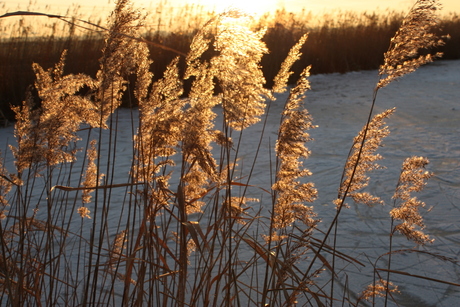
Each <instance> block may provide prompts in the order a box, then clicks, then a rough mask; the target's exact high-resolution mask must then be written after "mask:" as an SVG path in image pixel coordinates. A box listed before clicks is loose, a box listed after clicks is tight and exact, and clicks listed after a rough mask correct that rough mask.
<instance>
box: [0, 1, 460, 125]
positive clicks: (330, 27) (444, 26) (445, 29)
mask: <svg viewBox="0 0 460 307" xmlns="http://www.w3.org/2000/svg"><path fill="white" fill-rule="evenodd" d="M31 9H32V10H39V8H34V7H31ZM39 11H40V10H39ZM81 15H82V13H81V12H79V11H78V9H73V10H70V11H68V12H66V14H63V16H70V17H68V18H65V20H66V21H68V22H70V23H68V22H64V21H63V20H58V19H56V18H47V17H44V16H42V17H36V18H34V19H33V21H29V19H32V16H16V17H14V19H11V20H17V22H16V23H13V22H10V23H6V18H0V22H1V21H3V22H4V24H5V27H6V28H5V29H4V32H6V34H5V35H2V36H1V40H0V45H1V47H2V48H0V61H1V62H2V63H4V64H3V65H1V66H0V110H1V111H2V112H3V113H4V114H5V116H6V117H7V118H9V120H11V121H12V120H14V113H13V112H12V111H11V108H10V105H18V103H19V102H20V101H23V100H24V99H25V94H24V93H25V92H26V90H27V88H28V87H29V86H30V85H33V83H34V74H33V71H32V70H31V69H30V67H31V64H32V63H33V62H38V63H41V64H42V65H43V66H44V67H51V66H52V65H53V64H54V63H56V62H57V61H58V60H59V58H60V55H61V52H62V50H64V49H66V50H68V54H67V60H66V72H67V73H85V74H88V75H90V76H93V77H94V76H95V74H96V72H97V70H98V68H99V63H98V59H99V58H100V57H101V50H102V48H103V45H104V37H103V35H102V33H101V32H100V30H101V29H100V28H98V27H92V26H90V25H88V24H86V23H82V22H80V21H79V19H81V18H82V17H81ZM178 16H179V17H178ZM210 16H211V13H209V12H207V11H205V10H204V9H203V8H202V7H199V6H196V5H189V6H185V7H182V8H178V9H175V10H173V9H171V8H170V7H168V6H167V3H163V2H160V3H159V4H158V5H157V6H156V7H155V10H153V11H152V12H149V15H148V16H147V17H146V20H145V22H144V24H145V26H144V27H143V29H142V30H141V33H140V35H141V36H142V37H143V38H145V39H147V40H148V41H149V42H151V43H154V44H149V50H150V53H151V55H152V58H154V59H156V60H155V61H154V62H153V63H152V66H151V68H152V71H153V73H154V79H155V80H158V79H159V78H160V77H161V76H162V73H163V71H164V70H165V69H166V66H167V64H168V63H169V62H170V61H171V60H172V59H173V58H174V57H175V55H176V54H175V53H174V52H171V51H169V50H165V49H162V48H158V45H157V44H161V45H163V46H168V47H170V48H172V49H174V50H177V51H179V52H182V53H187V52H189V47H190V43H191V41H192V39H193V37H194V35H195V34H196V33H197V31H198V30H199V29H200V27H202V26H203V24H204V23H205V22H206V21H207V20H208V19H210V18H211V17H210ZM403 17H404V14H403V13H402V12H397V11H385V12H379V13H362V14H358V13H353V12H336V13H333V14H324V15H314V14H311V13H308V12H305V11H302V12H298V13H296V14H294V13H290V12H287V11H285V10H278V11H276V12H275V13H273V14H266V15H263V16H261V17H260V18H259V19H257V20H255V23H256V28H262V27H267V28H268V29H267V32H266V34H265V35H264V37H263V38H262V40H263V41H264V42H265V43H266V44H267V47H268V48H269V50H270V53H268V54H265V55H264V56H263V58H262V62H261V63H262V67H263V68H262V71H263V73H264V76H265V78H266V80H267V83H266V86H267V87H271V86H272V85H273V84H272V80H273V78H274V77H275V75H276V74H277V72H278V68H279V65H280V64H281V63H282V61H283V60H284V58H285V57H286V56H287V54H288V51H289V48H290V46H293V45H294V44H295V43H296V42H297V41H298V40H299V39H300V37H301V36H302V35H303V34H304V33H306V32H308V33H309V39H308V40H307V42H306V43H305V45H304V47H303V48H302V53H303V57H302V58H301V59H299V61H298V62H296V63H295V64H294V67H293V71H294V72H295V74H294V76H292V77H291V79H290V80H289V82H290V83H291V84H294V83H295V82H296V78H297V77H298V76H299V75H300V73H301V72H302V70H303V68H304V67H305V66H308V65H312V69H311V73H312V74H319V73H332V72H340V73H344V72H347V71H353V70H364V69H377V68H378V67H379V65H381V64H382V63H383V58H382V54H383V53H384V52H385V51H386V49H387V45H388V41H389V40H390V38H391V37H392V36H393V34H394V33H395V31H396V30H397V29H398V27H399V25H400V23H401V21H402V19H403ZM10 18H11V17H10ZM177 19H180V20H181V23H177V22H174V21H175V20H177ZM72 21H74V22H75V23H74V24H73V23H72ZM90 21H91V23H93V24H95V25H97V26H104V27H106V23H105V21H103V20H100V18H98V17H94V16H93V17H92V19H91V20H90ZM43 23H44V24H45V25H43ZM82 27H84V28H90V29H91V30H92V31H87V30H86V29H84V28H82ZM458 29H460V27H459V18H458V15H456V14H449V15H442V17H441V20H440V27H439V28H438V30H437V33H438V35H445V34H447V33H449V34H450V35H451V39H449V40H448V41H447V43H446V45H444V46H441V47H440V50H439V51H440V52H443V54H444V57H443V58H444V59H459V58H460V51H459V50H460V34H459V30H458ZM179 67H180V69H181V71H183V70H184V69H185V62H184V61H180V62H179ZM296 76H297V77H296ZM190 86H191V84H190V82H189V81H185V93H184V95H187V93H188V91H189V90H190ZM37 103H38V102H37ZM124 105H125V106H129V102H128V101H127V99H125V100H124Z"/></svg>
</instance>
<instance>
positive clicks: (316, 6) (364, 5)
mask: <svg viewBox="0 0 460 307" xmlns="http://www.w3.org/2000/svg"><path fill="white" fill-rule="evenodd" d="M31 2H32V8H34V9H36V10H37V9H40V10H42V11H43V10H46V13H49V14H52V13H54V14H64V13H65V12H66V11H67V9H68V7H69V6H70V5H71V4H73V3H78V5H79V6H80V9H79V11H80V12H81V13H83V14H87V13H90V12H97V11H104V10H107V11H108V10H110V9H111V8H112V7H113V6H114V2H115V0H78V1H75V0H16V1H12V0H8V1H1V0H0V11H1V10H6V11H9V12H11V11H17V10H27V9H28V8H31V7H30V3H31ZM132 2H133V3H134V5H135V7H139V8H149V7H150V8H152V7H155V6H156V3H159V2H166V4H167V5H170V6H182V5H185V4H191V3H194V4H201V5H203V6H205V7H207V8H209V9H210V10H215V11H216V12H220V11H223V10H225V9H226V8H228V7H229V6H233V7H238V8H241V9H243V10H246V11H247V12H249V13H262V12H266V11H271V10H275V9H278V8H285V9H286V10H287V11H292V12H295V11H297V10H299V11H300V10H302V9H303V8H304V9H305V10H306V11H312V12H313V13H325V12H329V11H331V10H341V11H368V12H373V11H376V12H378V11H381V10H385V9H387V8H391V9H393V10H396V11H407V10H408V9H409V8H410V7H411V6H412V5H413V4H414V3H415V0H385V1H382V0H223V1H222V0H194V1H191V0H132ZM441 3H442V4H443V7H444V10H443V11H444V12H456V13H459V14H460V0H443V1H441Z"/></svg>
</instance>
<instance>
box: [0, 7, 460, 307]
mask: <svg viewBox="0 0 460 307" xmlns="http://www.w3.org/2000/svg"><path fill="white" fill-rule="evenodd" d="M438 9H439V3H438V2H437V1H432V0H419V1H417V2H416V4H415V5H414V7H413V9H412V10H411V11H410V12H409V13H408V14H407V15H405V17H404V18H403V20H402V21H401V24H400V26H399V27H396V28H395V31H394V33H393V34H392V38H391V39H390V38H389V39H388V42H387V45H388V44H389V47H388V46H387V47H386V49H385V50H386V51H385V52H384V53H383V60H382V65H380V66H379V70H378V75H379V80H378V82H377V83H376V84H375V88H374V95H373V98H372V100H371V101H370V110H369V116H368V119H367V121H366V122H364V123H363V128H362V129H361V131H359V132H358V134H357V136H356V137H355V138H354V139H353V140H350V143H351V146H350V150H349V154H348V156H347V157H344V160H346V163H345V165H344V167H343V169H340V170H338V171H339V172H341V173H342V174H341V178H340V181H339V182H337V195H331V197H330V201H331V205H332V206H331V207H330V210H333V212H334V213H333V216H334V218H333V219H332V221H330V223H329V224H327V225H325V226H324V227H319V225H321V223H323V222H322V220H321V216H318V213H317V210H316V209H317V208H315V207H314V206H313V204H314V202H315V200H316V199H317V196H318V190H321V186H316V185H315V183H314V182H311V181H310V178H311V177H310V176H311V175H312V173H311V172H310V170H309V169H308V168H306V167H305V166H304V162H306V161H308V160H307V159H308V158H309V156H310V150H309V148H308V142H309V141H310V140H311V137H310V134H309V131H310V129H315V128H317V127H316V125H315V124H314V120H313V118H312V115H311V114H310V113H309V112H308V110H307V109H306V108H305V106H304V99H305V95H306V92H307V91H308V90H309V89H310V83H309V76H310V70H311V66H310V65H307V66H304V67H303V68H302V70H301V72H300V73H299V75H297V76H295V83H294V84H293V85H292V86H290V85H289V84H290V83H291V77H292V76H293V75H295V72H294V68H293V67H294V66H296V65H301V64H299V62H301V58H302V57H301V56H302V53H303V52H305V53H307V52H309V51H308V45H307V43H308V41H309V40H310V39H311V37H312V36H313V39H315V37H314V35H313V34H312V33H310V34H308V33H303V34H302V35H300V33H301V32H302V31H303V30H307V29H302V28H301V27H302V25H301V24H299V25H297V24H295V23H290V24H286V25H283V24H277V25H275V26H274V27H269V28H262V27H260V26H259V23H258V21H254V20H252V19H251V18H250V16H247V15H245V14H244V13H242V12H239V11H236V10H230V11H228V12H225V13H222V14H219V15H216V16H213V17H212V18H210V19H209V20H208V21H207V22H206V23H204V24H203V25H202V26H201V27H200V28H198V29H197V30H196V33H194V35H193V36H191V34H184V35H185V36H184V37H187V38H188V40H186V39H185V38H184V39H177V38H175V39H172V37H174V36H173V35H172V34H167V35H166V36H165V37H162V36H159V37H158V38H157V39H158V41H157V42H156V41H155V40H154V37H151V39H152V41H146V40H144V39H143V38H142V37H143V36H145V37H149V35H156V34H149V33H147V34H145V29H144V28H143V24H142V22H143V19H142V14H141V13H140V12H138V11H136V10H135V9H134V8H133V7H132V6H131V5H130V3H129V1H127V0H119V1H118V2H117V4H116V7H115V9H114V11H113V13H112V14H111V16H110V18H109V21H108V30H107V31H104V39H103V42H102V43H100V44H101V51H100V55H99V60H98V61H97V67H96V68H95V70H94V72H93V73H91V74H90V73H84V72H83V73H82V72H75V73H72V72H69V71H68V70H67V68H66V67H67V64H68V61H69V57H70V56H71V54H72V50H70V49H69V50H68V51H62V52H61V54H60V55H59V57H58V58H57V59H55V60H56V62H55V63H54V64H53V65H50V66H47V67H44V65H43V64H42V63H39V61H38V60H37V61H36V60H35V59H34V63H33V64H32V66H31V67H32V70H33V73H34V76H35V80H34V89H33V90H32V89H31V90H30V91H29V92H28V94H27V97H26V99H24V100H23V102H22V103H21V104H20V105H18V106H15V107H13V108H12V109H13V112H14V113H15V119H16V122H15V138H16V141H15V143H12V144H11V146H10V148H8V149H7V152H6V153H1V154H0V218H1V222H0V240H1V250H0V260H1V261H0V292H1V293H2V295H1V296H0V305H2V306H21V305H24V306H60V305H63V306H242V305H244V306H299V305H301V306H336V305H350V306H363V305H376V306H386V305H389V304H393V303H398V294H399V291H403V290H399V289H398V285H397V284H394V283H393V276H394V275H403V276H408V278H413V279H419V280H430V281H431V282H435V283H439V284H443V285H445V284H447V285H449V286H450V287H455V289H457V288H458V287H460V284H458V283H456V282H455V281H445V280H441V279H439V278H437V276H423V274H422V273H420V274H409V273H408V272H404V271H400V270H398V269H397V268H395V266H394V262H395V261H394V260H393V259H394V258H395V257H397V256H398V255H401V254H403V255H405V256H407V257H411V256H414V255H415V257H414V261H417V259H418V258H417V256H419V255H422V254H423V256H426V257H429V258H430V259H431V258H433V259H436V260H437V261H443V262H455V261H454V260H452V259H450V258H447V257H443V256H442V255H438V254H436V253H433V252H430V251H429V250H420V249H418V247H420V246H425V245H426V246H429V244H430V243H431V242H432V241H433V239H432V237H431V236H430V234H428V233H425V225H424V218H423V217H424V215H425V214H426V213H427V210H426V208H425V204H424V202H423V201H422V200H420V199H418V197H417V192H420V191H421V190H422V189H423V188H424V187H425V184H426V182H427V180H429V179H430V177H431V176H432V173H431V172H429V171H427V170H426V169H425V167H426V165H427V164H428V163H429V161H428V159H427V158H425V157H420V156H413V157H408V158H407V159H405V160H404V162H402V166H401V173H400V176H399V179H398V181H397V182H396V183H395V188H394V191H393V192H392V198H391V199H392V204H391V205H390V204H388V205H387V207H388V209H387V211H388V212H387V227H388V235H387V236H386V237H385V240H384V241H382V244H383V245H384V249H385V251H386V252H385V253H384V254H382V255H379V256H378V257H377V258H371V256H370V255H368V254H366V252H365V251H363V252H362V253H361V252H357V253H356V254H354V255H347V254H344V253H343V252H341V248H340V242H337V241H338V239H337V237H338V234H339V233H341V223H340V218H341V216H342V214H343V212H344V211H346V210H348V208H349V205H348V203H350V202H352V201H353V202H354V203H356V204H359V206H366V205H367V206H369V207H371V208H372V207H373V206H376V205H382V204H384V201H383V199H382V198H381V197H380V196H379V195H373V194H372V193H371V192H370V190H369V189H368V186H369V183H370V177H369V176H370V172H372V171H381V170H382V169H383V167H382V166H381V165H380V164H379V161H380V160H381V159H382V158H383V157H382V156H381V155H380V154H379V153H378V150H379V148H380V147H381V146H382V144H383V142H384V139H385V138H386V137H387V136H388V134H389V128H388V127H387V126H386V120H387V119H388V117H390V116H392V114H393V113H394V112H395V109H388V110H384V111H383V112H381V113H378V114H375V112H374V106H375V104H376V101H377V97H378V93H379V91H380V90H381V89H382V88H384V87H386V86H389V85H390V84H391V83H392V82H393V81H395V80H397V79H399V78H401V77H403V76H405V75H406V74H409V73H411V72H413V71H415V70H417V69H418V68H419V67H420V66H421V65H424V64H426V63H429V62H431V61H433V60H434V59H435V58H437V57H440V56H441V54H440V53H437V52H434V53H433V54H431V53H427V52H426V50H436V49H437V48H438V47H440V46H442V45H444V40H443V39H442V38H441V37H439V36H438V35H437V34H436V33H435V32H434V31H435V30H436V29H437V26H438V25H439V20H438V18H437V11H438ZM279 18H281V17H279ZM279 18H276V20H277V21H278V22H280V21H281V19H279ZM366 18H368V17H366ZM373 18H377V17H371V18H370V19H371V20H372V19H373ZM379 23H380V21H379ZM289 25H291V26H292V27H293V28H291V29H289V28H288V26H289ZM297 27H298V28H297ZM375 27H377V28H378V26H377V25H375ZM355 28H356V29H357V28H359V27H358V26H355ZM333 29H335V27H332V26H331V25H330V24H328V26H327V27H325V28H324V29H323V30H324V31H326V30H327V31H328V32H334V30H333ZM277 31H278V32H277ZM270 32H272V34H271V35H275V34H273V33H278V34H277V35H279V36H278V37H279V38H280V39H281V38H283V39H286V40H287V38H285V35H284V34H286V33H291V34H292V36H293V37H292V42H293V44H292V45H290V46H289V47H287V49H286V50H285V52H283V57H284V59H283V60H282V61H280V63H279V65H278V67H277V72H276V73H273V74H272V78H271V79H268V78H269V77H268V76H267V73H266V72H265V71H264V70H263V65H264V61H265V58H264V57H265V55H267V54H269V48H268V45H269V43H268V37H269V36H268V37H267V36H266V35H269V34H270ZM372 33H374V32H372ZM188 35H190V36H188ZM335 35H337V34H335ZM333 37H336V38H337V36H333ZM168 38H169V39H171V41H168V40H167V39H168ZM92 39H93V38H92V37H86V41H85V40H83V39H81V38H78V39H76V40H75V41H73V40H71V41H66V40H65V39H64V40H58V41H59V42H60V43H62V44H64V45H65V44H68V45H67V46H72V44H74V43H75V44H77V45H79V44H87V41H89V42H91V40H92ZM160 39H161V40H160ZM95 41H99V40H95ZM186 41H187V44H185V42H186ZM52 42H53V44H51V45H50V48H51V47H53V48H55V43H56V42H55V41H54V40H52ZM174 42H175V43H176V44H184V46H179V45H174ZM36 43H37V42H36V41H34V42H33V44H36ZM45 43H46V41H45ZM152 43H153V45H152ZM159 43H161V46H160V45H159ZM169 43H170V44H169ZM19 44H21V43H19ZM155 44H156V45H155ZM277 44H278V45H284V46H283V48H284V47H286V45H285V44H288V41H283V42H282V41H278V42H277ZM90 45H91V44H90ZM185 45H188V46H187V47H185ZM33 46H39V45H33ZM79 46H80V47H81V46H82V45H79ZM149 46H156V47H157V48H154V49H153V50H151V49H150V48H149ZM159 47H161V48H159ZM182 47H183V49H182ZM329 47H331V46H329ZM88 48H89V47H88ZM91 48H95V52H96V47H95V46H91ZM158 48H159V49H161V51H158ZM168 48H169V50H165V49H168ZM305 48H306V49H305ZM331 48H332V47H331ZM170 49H175V50H176V51H174V52H173V51H172V50H170ZM18 50H20V49H18ZM275 50H276V48H275ZM367 50H369V48H367ZM166 51H168V52H169V53H168V54H169V56H171V53H173V56H171V59H170V60H168V62H167V63H165V68H164V70H163V71H162V72H161V73H157V75H156V77H154V73H155V72H154V71H152V67H155V66H154V64H153V63H155V62H160V63H161V61H163V60H165V57H162V56H161V55H162V53H163V52H164V53H166ZM87 52H90V51H89V50H87ZM324 52H327V50H325V51H324ZM274 53H275V52H274ZM178 54H179V55H178ZM327 55H328V53H325V54H321V56H323V57H324V56H327ZM280 56H281V54H278V55H276V57H280ZM78 57H79V56H77V58H78ZM156 57H158V58H159V59H158V58H156ZM81 59H82V62H81V63H83V62H84V60H83V59H84V58H81ZM50 60H53V59H51V58H50ZM266 65H268V66H269V67H271V66H272V65H275V64H272V63H270V64H266ZM77 68H79V67H78V66H76V67H75V69H77ZM80 68H81V67H80ZM266 80H272V81H271V82H270V84H268V82H267V81H266ZM187 82H188V83H187ZM185 93H186V95H184V94H185ZM279 97H281V98H282V99H283V100H282V101H279V102H278V103H281V104H282V105H283V106H284V107H283V108H282V111H281V114H279V126H277V130H278V131H277V135H276V139H274V140H273V143H270V144H262V140H263V138H262V135H263V134H264V129H265V128H264V127H265V125H262V126H263V128H262V129H261V131H260V132H259V133H260V137H259V136H256V137H255V138H254V135H252V136H251V137H252V138H253V140H256V141H255V142H253V143H252V144H250V146H251V151H253V152H255V153H256V155H255V158H254V160H253V161H246V160H245V159H244V157H242V155H241V146H243V145H242V144H243V140H244V139H245V138H248V137H250V135H249V132H248V131H250V130H249V129H251V127H253V126H254V125H256V124H257V123H265V124H266V117H265V116H266V114H267V109H269V108H270V106H271V105H272V103H275V102H276V101H277V100H280V99H277V98H279ZM126 101H127V102H129V103H130V104H131V105H135V106H136V110H132V113H131V116H132V117H131V119H130V121H129V122H128V123H127V122H123V123H122V122H120V120H119V117H118V113H117V109H118V108H119V107H120V106H121V105H122V104H123V103H126ZM217 118H219V119H220V120H219V121H217V120H216V119H217ZM218 122H219V123H220V124H219V125H217V124H216V123H218ZM121 130H128V131H131V135H130V138H129V139H128V140H127V139H121V138H120V136H119V132H120V131H121ZM318 141H319V142H320V141H321V140H318ZM125 144H128V146H124V145H125ZM122 145H123V146H122ZM120 146H122V147H120ZM265 146H267V147H269V148H270V149H269V150H268V151H263V150H261V148H263V147H265ZM261 155H268V156H269V157H268V160H269V161H270V165H271V167H269V168H268V169H263V170H258V169H255V167H256V165H257V164H256V160H257V159H259V158H260V156H261ZM4 157H7V159H4ZM10 157H11V158H10ZM11 160H13V161H12V163H10V164H11V165H8V166H7V165H6V164H7V163H6V161H11ZM120 160H123V161H127V163H128V169H127V171H126V172H123V171H120V169H119V168H118V167H117V164H116V162H117V161H120ZM256 171H257V172H262V175H257V176H261V177H264V179H265V181H264V185H263V186H257V185H254V183H253V181H254V179H255V178H254V177H256V175H255V173H256ZM252 190H257V191H258V193H257V195H261V197H260V198H256V197H254V194H253V193H251V191H252ZM387 207H385V208H387ZM320 229H322V230H320ZM350 236H353V234H350ZM355 239H356V241H359V240H360V238H359V237H358V236H356V238H355ZM402 240H404V242H405V241H406V240H409V241H410V242H411V244H414V245H415V247H414V248H409V249H404V250H401V249H400V242H401V241H402ZM364 262H365V263H366V264H364ZM349 266H352V267H357V268H359V271H360V272H364V271H367V272H368V274H367V275H366V276H372V277H370V278H369V279H368V280H366V284H365V285H362V284H357V283H355V282H354V280H352V278H350V280H349V279H348V275H347V274H346V268H347V267H349ZM420 270H423V266H422V265H420ZM362 274H364V273H362ZM408 274H409V275H408Z"/></svg>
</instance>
